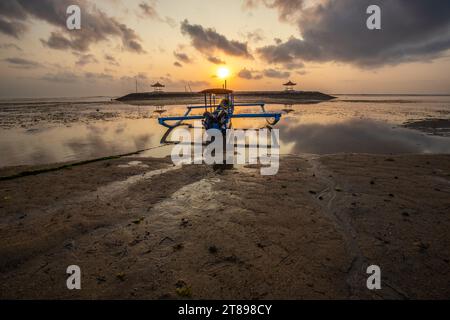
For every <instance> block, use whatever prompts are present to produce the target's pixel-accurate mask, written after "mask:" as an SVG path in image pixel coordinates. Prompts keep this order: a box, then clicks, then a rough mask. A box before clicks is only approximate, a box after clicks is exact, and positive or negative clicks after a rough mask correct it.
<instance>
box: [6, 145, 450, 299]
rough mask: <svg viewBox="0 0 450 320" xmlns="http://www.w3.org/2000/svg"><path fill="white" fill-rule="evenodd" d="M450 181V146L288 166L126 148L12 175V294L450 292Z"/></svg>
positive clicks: (384, 295) (312, 159)
mask: <svg viewBox="0 0 450 320" xmlns="http://www.w3.org/2000/svg"><path fill="white" fill-rule="evenodd" d="M37 168H40V169H42V166H39V167H15V168H11V167H10V168H6V169H1V172H0V176H8V175H13V174H14V173H17V172H21V171H24V170H31V169H37ZM449 193H450V156H449V155H398V156H395V155H369V154H342V155H324V156H317V155H308V154H302V155H298V156H289V155H286V156H283V157H282V159H281V164H280V171H279V173H278V174H277V175H276V176H274V177H264V176H261V175H260V174H259V170H258V168H256V167H237V168H234V169H232V170H226V171H223V172H214V171H213V170H212V169H211V168H210V167H208V166H204V165H193V166H184V167H182V168H180V167H176V166H173V164H172V163H171V161H170V158H162V159H153V158H142V157H139V158H133V157H123V158H120V159H111V160H105V161H99V162H94V163H91V164H86V165H82V166H74V167H69V168H67V169H63V170H58V171H54V172H49V173H43V174H39V175H31V176H27V177H21V178H17V179H12V180H5V181H1V182H0V208H1V210H0V212H1V216H0V242H1V243H2V246H1V247H0V270H1V271H0V280H1V281H0V297H1V298H2V299H16V298H19V299H27V298H40V299H49V298H56V299H63V298H75V299H92V298H99V299H128V298H131V299H140V298H144V299H184V298H186V299H190V298H194V299H224V298H225V299H226V298H228V299H311V298H313V299H348V298H350V299H354V298H368V299H448V298H449V297H450V286H449V284H450V282H449V281H450V268H449V263H450V252H449V250H448V248H449V246H450V234H449V232H448V230H450V218H449V212H450V210H449V209H450V197H449ZM72 264H77V265H79V266H80V267H81V270H82V290H74V291H69V290H67V288H66V284H65V281H66V278H67V275H66V273H65V271H66V268H67V266H69V265H72ZM371 264H376V265H379V266H380V268H381V270H382V279H383V281H382V284H383V285H382V289H381V290H375V291H370V290H367V288H366V279H367V274H366V268H367V266H368V265H371Z"/></svg>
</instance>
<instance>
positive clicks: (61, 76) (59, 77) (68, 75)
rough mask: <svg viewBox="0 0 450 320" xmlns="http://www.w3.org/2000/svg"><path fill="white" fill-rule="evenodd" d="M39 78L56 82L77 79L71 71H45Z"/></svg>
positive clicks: (75, 80) (67, 81)
mask: <svg viewBox="0 0 450 320" xmlns="http://www.w3.org/2000/svg"><path fill="white" fill-rule="evenodd" d="M41 80H44V81H48V82H56V83H73V82H77V81H78V80H79V77H78V75H76V74H75V73H73V72H58V73H47V74H46V75H44V76H43V77H42V78H41Z"/></svg>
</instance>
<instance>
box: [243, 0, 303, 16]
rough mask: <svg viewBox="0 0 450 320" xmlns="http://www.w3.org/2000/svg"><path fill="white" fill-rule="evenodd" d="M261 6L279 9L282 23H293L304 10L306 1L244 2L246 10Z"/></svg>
mask: <svg viewBox="0 0 450 320" xmlns="http://www.w3.org/2000/svg"><path fill="white" fill-rule="evenodd" d="M259 4H263V5H265V6H266V7H268V8H277V9H278V12H279V19H280V20H281V21H292V20H295V18H297V17H298V15H299V14H300V12H301V10H302V9H303V4H304V0H244V3H243V7H244V9H246V10H254V9H255V8H256V7H258V5H259Z"/></svg>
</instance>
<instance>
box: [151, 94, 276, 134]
mask: <svg viewBox="0 0 450 320" xmlns="http://www.w3.org/2000/svg"><path fill="white" fill-rule="evenodd" d="M213 92H219V94H222V93H224V92H225V93H226V96H227V97H228V101H229V102H230V104H229V105H228V106H227V107H225V108H224V107H222V106H221V105H217V104H215V94H214V93H213ZM202 93H204V94H205V104H204V105H196V106H187V107H186V108H187V110H186V112H185V114H184V115H183V116H177V117H160V118H158V122H159V124H160V125H162V126H164V127H166V128H169V129H173V128H175V127H178V126H180V125H183V122H184V121H191V120H204V119H205V116H204V115H189V114H190V113H191V111H192V110H193V109H205V111H210V112H216V111H219V110H220V109H222V108H223V109H226V110H225V111H227V116H226V120H225V122H226V126H227V128H231V119H237V118H241V119H242V118H265V119H266V121H267V123H268V124H269V125H270V126H272V125H275V124H276V123H277V122H278V121H280V119H281V113H280V112H272V113H270V112H266V110H265V109H264V106H265V103H263V102H258V103H235V102H234V96H233V94H232V91H231V90H226V89H209V90H204V91H202ZM208 95H209V104H208ZM257 106H259V107H261V110H262V113H238V114H234V110H235V107H257ZM268 119H273V121H269V120H268ZM168 121H170V122H172V121H175V123H174V124H169V123H167V122H168Z"/></svg>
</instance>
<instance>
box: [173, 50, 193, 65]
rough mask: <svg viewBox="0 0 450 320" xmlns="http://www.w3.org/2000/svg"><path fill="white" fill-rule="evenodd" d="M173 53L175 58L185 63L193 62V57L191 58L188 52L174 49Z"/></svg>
mask: <svg viewBox="0 0 450 320" xmlns="http://www.w3.org/2000/svg"><path fill="white" fill-rule="evenodd" d="M173 55H174V56H175V58H177V59H178V60H180V61H181V62H184V63H191V62H192V59H191V58H189V56H188V55H187V54H186V53H182V52H175V51H174V53H173Z"/></svg>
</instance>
